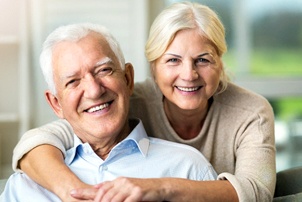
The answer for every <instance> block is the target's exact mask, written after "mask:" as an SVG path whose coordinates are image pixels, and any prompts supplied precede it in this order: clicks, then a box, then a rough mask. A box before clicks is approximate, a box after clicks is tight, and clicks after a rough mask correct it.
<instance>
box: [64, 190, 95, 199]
mask: <svg viewBox="0 0 302 202" xmlns="http://www.w3.org/2000/svg"><path fill="white" fill-rule="evenodd" d="M97 191H98V189H97V188H79V189H73V190H71V192H70V195H71V196H72V197H74V198H76V199H82V200H84V199H86V200H93V199H94V198H95V196H96V194H97Z"/></svg>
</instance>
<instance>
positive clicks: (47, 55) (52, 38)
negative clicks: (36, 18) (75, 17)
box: [40, 23, 125, 94]
mask: <svg viewBox="0 0 302 202" xmlns="http://www.w3.org/2000/svg"><path fill="white" fill-rule="evenodd" d="M91 32H95V33H98V34H100V35H101V36H103V37H104V38H105V40H106V41H107V42H108V44H109V46H110V48H111V50H112V51H113V53H114V54H115V56H116V57H117V59H118V60H119V63H120V66H121V68H122V69H123V68H124V67H125V58H124V55H123V52H122V50H121V48H120V45H119V43H118V42H117V41H116V39H115V38H114V37H113V36H112V35H111V33H110V32H109V30H108V29H107V28H105V27H104V26H101V25H98V24H92V23H81V24H70V25H66V26H60V27H58V28H57V29H55V30H54V31H53V32H51V33H50V34H49V35H48V37H47V38H46V40H45V42H44V43H43V47H42V52H41V54H40V67H41V69H42V73H43V76H44V79H45V81H46V83H47V85H48V88H49V90H50V91H51V92H52V93H53V94H56V88H55V84H54V78H53V67H52V51H53V47H54V46H55V45H56V44H58V43H60V42H63V41H74V42H76V41H79V40H80V39H82V38H84V37H86V36H87V35H88V34H89V33H91Z"/></svg>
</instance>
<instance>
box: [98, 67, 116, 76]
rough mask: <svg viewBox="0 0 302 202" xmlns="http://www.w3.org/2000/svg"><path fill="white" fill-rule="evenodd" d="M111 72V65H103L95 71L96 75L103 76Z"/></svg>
mask: <svg viewBox="0 0 302 202" xmlns="http://www.w3.org/2000/svg"><path fill="white" fill-rule="evenodd" d="M112 73H113V68H112V67H103V68H101V69H99V70H98V71H97V75H99V76H101V77H104V76H107V75H111V74H112Z"/></svg>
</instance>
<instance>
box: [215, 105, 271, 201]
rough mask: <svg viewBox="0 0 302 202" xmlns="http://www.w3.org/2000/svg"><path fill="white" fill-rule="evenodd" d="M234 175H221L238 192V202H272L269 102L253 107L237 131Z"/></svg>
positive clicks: (219, 177) (220, 177)
mask: <svg viewBox="0 0 302 202" xmlns="http://www.w3.org/2000/svg"><path fill="white" fill-rule="evenodd" d="M234 150H235V151H236V152H235V155H236V166H235V173H234V174H231V173H226V172H224V173H221V174H219V176H218V179H227V180H229V181H230V183H231V184H232V185H233V186H234V188H235V189H236V191H237V194H238V197H239V201H257V202H258V201H259V202H260V201H272V199H273V195H274V189H275V183H276V162H275V140H274V114H273V111H272V109H271V107H270V105H269V103H268V102H265V101H264V102H262V104H261V105H257V107H255V113H254V115H251V116H250V117H249V118H246V122H245V124H243V125H242V127H241V128H240V129H238V134H237V141H236V144H235V148H234Z"/></svg>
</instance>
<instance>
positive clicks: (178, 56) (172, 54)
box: [164, 53, 181, 58]
mask: <svg viewBox="0 0 302 202" xmlns="http://www.w3.org/2000/svg"><path fill="white" fill-rule="evenodd" d="M164 55H171V56H174V57H177V58H181V56H180V55H177V54H174V53H165V54H164Z"/></svg>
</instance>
